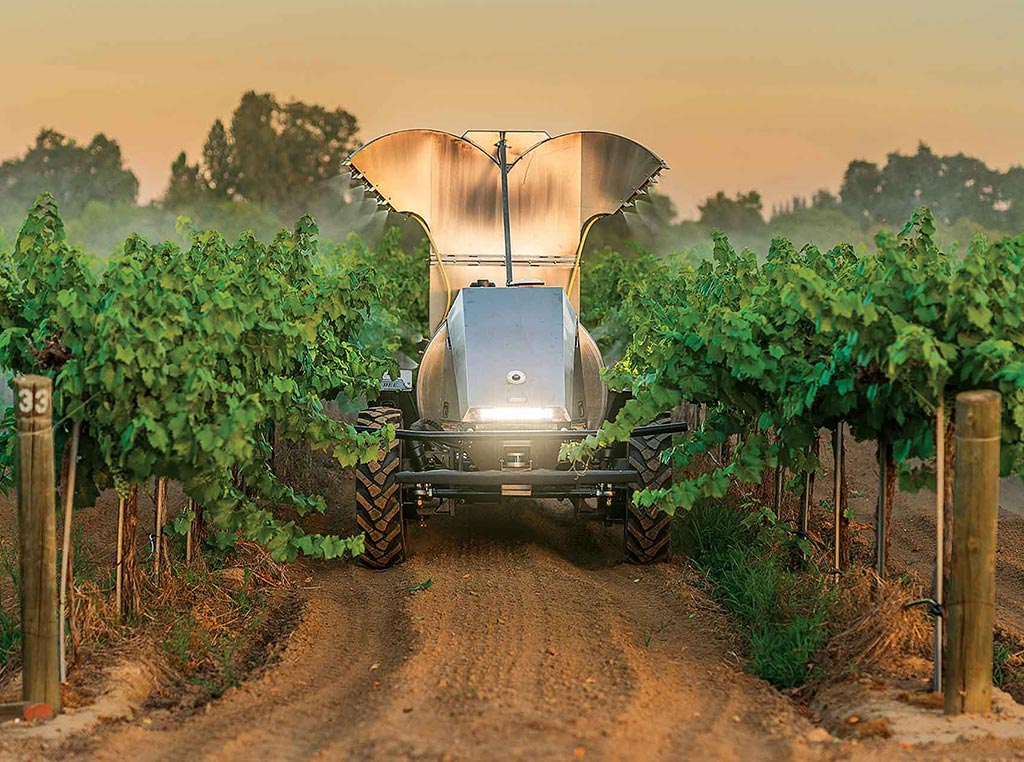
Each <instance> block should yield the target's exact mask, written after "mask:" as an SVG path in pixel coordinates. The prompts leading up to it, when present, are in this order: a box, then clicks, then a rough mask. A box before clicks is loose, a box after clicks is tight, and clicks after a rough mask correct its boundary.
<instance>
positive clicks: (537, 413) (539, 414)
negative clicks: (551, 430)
mask: <svg viewBox="0 0 1024 762" xmlns="http://www.w3.org/2000/svg"><path fill="white" fill-rule="evenodd" d="M477 415H478V417H479V420H481V421H550V420H552V419H554V417H555V411H554V410H553V409H552V408H550V407H482V408H480V409H479V410H478V411H477Z"/></svg>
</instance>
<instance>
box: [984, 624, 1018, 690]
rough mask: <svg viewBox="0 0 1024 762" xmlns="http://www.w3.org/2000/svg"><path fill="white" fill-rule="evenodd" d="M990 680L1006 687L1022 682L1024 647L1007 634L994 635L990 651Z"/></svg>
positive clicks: (1001, 686) (998, 685)
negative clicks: (992, 646)
mask: <svg viewBox="0 0 1024 762" xmlns="http://www.w3.org/2000/svg"><path fill="white" fill-rule="evenodd" d="M992 682H993V683H995V684H996V686H997V687H999V688H1002V689H1004V690H1005V689H1006V688H1007V687H1008V686H1010V685H1015V684H1017V683H1024V647H1022V645H1021V643H1020V642H1018V641H1016V640H1014V639H1011V638H1009V637H1007V636H1000V635H996V639H995V645H994V648H993V651H992Z"/></svg>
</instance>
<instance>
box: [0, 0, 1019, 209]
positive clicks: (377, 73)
mask: <svg viewBox="0 0 1024 762" xmlns="http://www.w3.org/2000/svg"><path fill="white" fill-rule="evenodd" d="M0 29H2V32H3V33H2V39H3V52H2V59H0V83H2V86H3V88H2V94H3V101H2V105H0V157H7V156H11V155H14V154H17V153H21V152H22V151H23V150H24V149H25V147H26V146H27V145H28V144H29V143H30V142H31V141H32V139H33V137H34V135H35V134H36V132H37V131H38V129H39V127H40V126H42V125H48V126H53V127H55V128H57V129H58V130H61V131H63V132H65V133H67V134H70V135H72V136H74V137H76V138H78V139H79V140H83V141H87V140H88V139H89V138H90V137H91V136H92V134H93V133H95V132H97V131H103V132H106V133H107V134H108V135H110V136H112V137H115V138H116V139H117V140H118V141H120V143H121V146H122V148H123V150H124V152H125V155H126V158H127V161H128V163H129V165H130V166H131V168H132V169H133V170H134V171H135V172H136V174H137V175H138V176H139V178H140V180H141V182H142V197H143V199H148V198H151V197H153V196H155V195H158V194H160V193H161V192H162V191H163V189H164V186H165V184H166V181H167V175H168V168H169V166H170V163H171V161H172V160H173V158H174V156H175V155H176V154H177V152H178V151H179V150H181V149H186V150H188V151H189V152H190V154H192V155H195V153H196V152H197V151H198V149H199V147H200V146H201V145H202V141H203V138H204V137H205V133H206V130H207V129H208V128H209V125H210V123H211V122H212V121H213V119H214V118H215V117H218V116H219V117H222V118H225V119H226V118H228V117H229V116H230V114H231V111H232V110H233V108H234V106H235V104H236V103H237V102H238V98H239V96H240V95H241V93H242V91H244V90H246V89H257V90H265V91H270V92H273V93H275V94H277V95H278V96H280V97H282V98H289V97H295V98H299V99H302V100H307V101H312V102H317V103H322V104H324V105H329V106H343V107H345V108H347V109H349V110H350V111H351V112H353V113H354V114H355V115H356V116H357V117H358V118H359V119H360V122H361V125H362V127H361V131H360V135H361V136H362V137H363V138H365V139H369V138H372V137H374V136H376V135H377V134H380V133H383V132H387V131H390V130H394V129H400V128H403V127H437V128H441V129H446V130H450V131H452V132H459V133H461V132H462V131H464V130H466V129H469V128H508V129H546V130H548V131H549V132H551V133H552V134H555V133H558V132H565V131H568V130H575V129H604V130H610V131H612V132H619V133H622V134H625V135H627V136H629V137H632V138H634V139H636V140H639V141H640V142H642V143H644V144H645V145H647V146H648V147H650V148H651V149H653V150H654V151H656V152H657V153H659V154H660V155H661V156H662V157H663V158H664V159H665V160H666V161H667V162H668V163H669V165H670V166H671V167H672V171H671V172H669V173H668V174H667V175H666V176H665V178H664V180H663V182H662V186H661V187H662V189H663V190H666V191H667V192H669V193H670V194H671V195H672V197H673V198H674V199H675V200H676V202H677V204H678V205H679V207H680V210H681V211H682V212H683V213H684V214H693V212H694V207H695V205H696V203H697V202H698V201H699V200H700V199H702V198H704V197H705V196H706V195H708V194H710V193H713V192H714V191H716V190H718V189H725V190H727V191H729V192H733V191H736V190H739V189H747V188H756V189H758V190H760V191H761V192H762V194H763V195H764V196H765V199H766V203H767V204H768V205H770V204H771V203H773V202H776V201H781V200H783V199H786V198H788V197H789V196H791V195H792V194H810V193H811V192H813V191H814V190H815V189H816V188H818V187H823V186H824V187H830V188H832V189H833V190H834V189H836V188H837V186H838V183H839V180H840V178H841V175H842V172H843V169H844V168H845V166H846V164H847V162H848V161H849V160H850V159H851V158H854V157H863V158H868V159H870V160H873V161H880V160H884V156H885V153H886V152H888V151H890V150H893V149H897V148H898V149H901V150H903V151H912V150H914V148H915V146H916V144H917V141H918V139H924V140H925V141H926V142H928V143H930V144H931V145H932V147H933V148H934V149H935V150H936V151H939V152H954V151H960V150H963V151H965V152H967V153H970V154H973V155H976V156H979V157H981V158H983V159H984V160H985V161H987V162H988V163H989V164H991V165H994V166H997V167H1000V168H1005V167H1007V166H1009V165H1011V164H1019V163H1024V2H1022V1H1021V0H974V1H973V2H965V1H963V0H959V1H958V0H930V2H921V1H919V0H898V1H897V0H888V1H887V2H882V1H881V0H861V2H859V3H831V2H821V0H817V1H815V2H812V1H811V0H776V2H772V3H765V2H762V1H761V0H718V2H713V3H708V2H702V3H686V2H679V1H678V0H676V1H675V2H673V1H671V0H647V2H624V1H623V0H586V1H585V0H549V1H548V2H543V1H542V0H506V2H495V1H493V0H475V1H473V2H470V0H437V1H435V2H428V0H361V2H347V3H344V2H337V1H335V2H330V1H329V0H289V2H284V3H282V2H279V0H274V1H273V2H272V1H271V0H246V1H245V2H243V1H242V0H176V2H173V3H166V2H153V1H152V0H51V2H48V3H15V2H14V0H2V4H0Z"/></svg>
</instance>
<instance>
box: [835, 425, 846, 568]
mask: <svg viewBox="0 0 1024 762" xmlns="http://www.w3.org/2000/svg"><path fill="white" fill-rule="evenodd" d="M832 464H833V465H832V511H833V512H832V572H833V575H834V576H833V578H834V579H835V580H836V581H838V580H839V573H840V572H841V571H842V570H843V561H844V559H843V553H842V534H843V533H842V526H843V424H842V422H840V423H837V424H836V430H835V432H834V433H833V434H832Z"/></svg>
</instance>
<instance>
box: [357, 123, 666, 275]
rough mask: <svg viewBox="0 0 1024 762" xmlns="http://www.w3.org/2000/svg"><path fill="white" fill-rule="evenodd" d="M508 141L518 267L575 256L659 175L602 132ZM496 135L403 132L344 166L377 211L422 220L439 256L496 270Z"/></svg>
mask: <svg viewBox="0 0 1024 762" xmlns="http://www.w3.org/2000/svg"><path fill="white" fill-rule="evenodd" d="M505 135H506V141H507V144H506V145H507V161H508V165H509V173H508V176H509V212H510V216H511V238H512V251H513V253H514V255H515V256H516V258H524V259H530V260H533V261H536V260H544V259H562V258H566V257H572V256H573V255H574V254H575V251H576V248H577V246H578V245H579V241H580V234H581V232H582V229H583V226H584V225H585V224H586V223H587V222H588V221H589V220H591V219H593V218H595V217H602V216H605V215H609V214H614V213H615V212H617V211H619V210H620V209H621V208H622V207H623V206H626V205H627V204H629V203H631V202H632V201H633V199H634V198H635V197H636V195H637V194H638V193H641V192H643V190H644V189H645V188H646V187H647V186H648V185H649V184H650V183H651V182H654V181H655V180H656V178H657V176H658V174H659V173H660V172H661V171H662V170H663V169H666V165H665V163H664V162H663V161H662V160H661V159H660V158H658V157H657V156H656V155H654V154H653V153H652V152H651V151H649V150H647V149H646V148H644V147H643V146H642V145H640V144H639V143H636V142H634V141H632V140H629V139H628V138H624V137H621V136H619V135H613V134H611V133H607V132H572V133H568V134H565V135H560V136H558V137H554V138H552V137H548V135H547V133H545V132H507V133H505ZM499 136H500V133H498V132H487V131H471V132H467V133H466V134H465V135H463V136H462V137H458V136H456V135H452V134H450V133H447V132H439V131H436V130H402V131H400V132H393V133H391V134H389V135H385V136H383V137H380V138H377V139H376V140H373V141H371V142H369V143H367V144H366V145H365V146H363V147H362V148H361V149H359V150H358V151H356V152H355V153H354V154H352V155H351V156H350V157H349V158H348V159H347V161H346V164H348V165H349V166H350V167H351V169H352V177H353V179H354V180H355V181H357V182H360V183H362V184H363V185H364V186H365V187H366V188H367V190H369V191H370V192H371V193H373V194H375V195H377V197H378V199H379V201H380V203H382V204H384V205H385V206H387V207H388V208H390V209H392V210H394V211H397V212H402V213H406V214H413V215H416V216H418V217H420V218H421V219H422V220H423V221H424V223H426V225H427V227H428V228H429V229H430V232H431V235H432V236H433V238H434V242H435V244H436V246H437V248H438V249H439V250H440V253H441V254H444V255H448V256H449V257H455V258H462V257H466V258H471V259H479V260H481V261H499V260H501V259H502V258H503V256H504V233H503V229H502V194H501V170H500V166H499V164H498V158H497V152H496V151H495V148H494V146H495V144H496V143H497V142H498V140H499Z"/></svg>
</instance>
